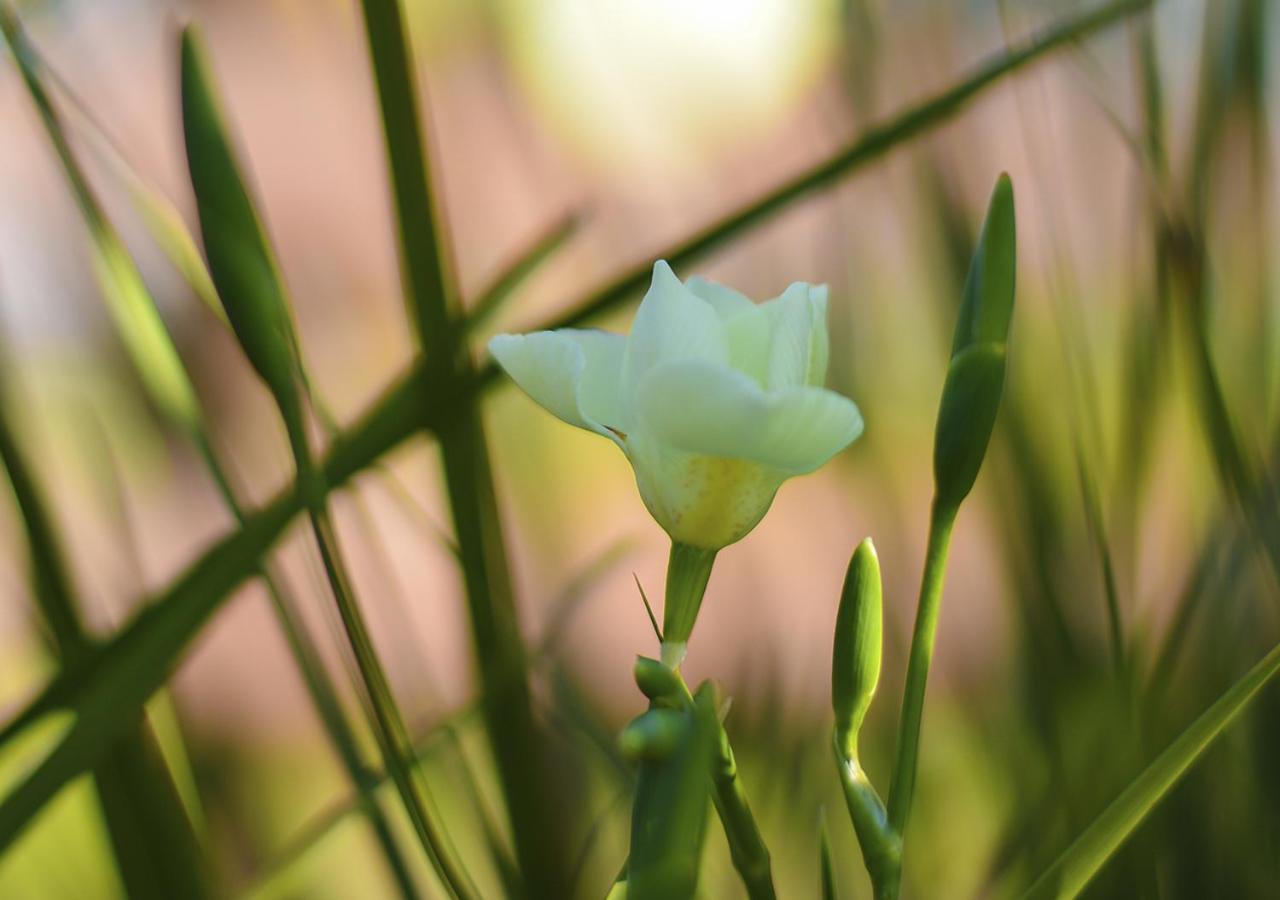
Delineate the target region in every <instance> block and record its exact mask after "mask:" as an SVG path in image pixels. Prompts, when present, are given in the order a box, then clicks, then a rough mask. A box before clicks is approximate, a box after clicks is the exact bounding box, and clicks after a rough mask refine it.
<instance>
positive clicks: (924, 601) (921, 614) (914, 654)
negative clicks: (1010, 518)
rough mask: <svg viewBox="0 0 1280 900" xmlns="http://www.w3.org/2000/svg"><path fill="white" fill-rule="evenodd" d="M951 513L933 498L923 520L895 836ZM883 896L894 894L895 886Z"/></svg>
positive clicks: (907, 784)
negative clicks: (925, 537)
mask: <svg viewBox="0 0 1280 900" xmlns="http://www.w3.org/2000/svg"><path fill="white" fill-rule="evenodd" d="M955 517H956V510H955V508H954V507H951V506H947V507H940V506H938V505H937V504H936V503H935V504H934V507H933V512H932V514H931V516H930V521H929V546H928V549H927V550H926V551H925V560H924V574H923V576H921V579H920V600H919V604H918V605H917V607H916V625H915V631H914V633H913V634H912V636H911V656H910V660H909V662H908V663H907V682H906V686H905V688H904V689H903V693H902V712H901V715H902V719H901V722H900V725H899V729H898V757H897V761H896V763H895V765H894V771H893V785H892V787H891V789H890V791H889V827H890V828H891V829H892V831H893V832H894V833H895V834H896V835H898V837H899V839H901V838H902V836H903V835H904V833H905V831H906V827H907V815H908V814H909V813H910V811H911V797H912V794H914V792H915V786H916V767H917V762H918V757H919V754H920V722H921V717H922V715H923V713H924V694H925V685H926V683H927V682H928V680H929V664H930V663H931V662H932V661H933V645H934V638H935V636H936V635H937V631H938V612H939V609H940V607H941V604H942V583H943V579H944V576H945V574H946V567H947V548H948V546H949V545H950V542H951V526H952V525H953V524H954V523H955ZM897 868H898V869H899V870H900V868H901V860H899V861H898V865H897ZM888 896H889V897H893V896H896V889H895V891H894V893H891V894H889V895H888Z"/></svg>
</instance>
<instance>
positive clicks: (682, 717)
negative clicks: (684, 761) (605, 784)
mask: <svg viewBox="0 0 1280 900" xmlns="http://www.w3.org/2000/svg"><path fill="white" fill-rule="evenodd" d="M688 718H689V717H688V715H687V714H686V713H684V712H681V711H678V710H674V709H651V710H649V711H648V712H645V713H642V714H641V715H639V716H637V717H636V718H634V719H632V720H631V722H630V723H629V724H628V725H627V727H626V728H624V729H622V734H620V735H619V736H618V749H619V750H621V751H622V755H623V756H625V757H626V758H627V759H630V760H632V761H639V760H649V761H652V762H660V761H662V760H664V759H667V758H668V757H669V756H671V754H672V752H673V751H674V750H675V748H676V745H677V744H678V743H679V742H680V739H681V738H682V737H683V736H684V733H685V730H686V729H687V728H688V727H689V722H688Z"/></svg>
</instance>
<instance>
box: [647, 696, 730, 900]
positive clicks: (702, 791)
mask: <svg viewBox="0 0 1280 900" xmlns="http://www.w3.org/2000/svg"><path fill="white" fill-rule="evenodd" d="M673 714H675V715H679V716H680V717H682V718H683V720H684V723H685V727H684V729H683V734H682V735H681V738H680V740H679V742H678V744H677V745H676V747H675V748H674V751H673V752H672V753H671V754H670V755H669V756H668V757H667V758H666V759H663V760H661V761H643V762H642V763H641V765H640V771H639V774H638V775H637V778H636V799H635V804H634V806H633V807H632V812H631V857H630V860H629V861H628V863H627V897H628V898H629V900H671V898H677V897H684V898H688V897H692V896H693V895H694V892H695V891H696V890H697V886H698V870H699V863H700V861H701V856H702V840H703V837H704V835H705V833H706V824H707V806H708V803H707V800H708V797H709V793H710V789H711V775H710V769H711V760H712V756H713V753H714V751H715V743H714V741H715V735H716V731H717V730H718V729H717V720H716V702H715V692H714V691H713V690H712V689H711V686H710V684H709V683H704V684H703V685H702V687H700V688H699V689H698V692H697V694H696V695H695V697H694V707H693V709H692V710H689V709H687V708H686V709H685V710H682V711H680V712H678V713H673ZM642 718H643V717H642Z"/></svg>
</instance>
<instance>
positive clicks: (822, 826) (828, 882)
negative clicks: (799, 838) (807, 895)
mask: <svg viewBox="0 0 1280 900" xmlns="http://www.w3.org/2000/svg"><path fill="white" fill-rule="evenodd" d="M818 880H819V882H820V884H821V885H822V900H839V896H840V895H839V892H838V891H837V890H836V870H835V866H834V865H833V864H832V862H831V836H830V834H828V833H827V817H826V816H825V815H824V816H820V817H819V818H818Z"/></svg>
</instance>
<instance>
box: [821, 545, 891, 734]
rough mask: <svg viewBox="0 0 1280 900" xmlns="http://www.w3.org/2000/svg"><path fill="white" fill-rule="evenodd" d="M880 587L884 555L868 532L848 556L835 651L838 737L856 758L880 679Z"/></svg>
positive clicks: (833, 691)
mask: <svg viewBox="0 0 1280 900" xmlns="http://www.w3.org/2000/svg"><path fill="white" fill-rule="evenodd" d="M880 590H881V589H880V561H879V559H877V557H876V548H875V545H874V544H873V543H871V538H866V539H865V540H864V541H863V542H862V543H861V544H859V545H858V549H857V550H855V551H854V553H853V558H852V559H850V560H849V570H848V572H847V574H846V575H845V579H844V589H843V590H842V591H841V593H840V608H839V610H838V611H837V613H836V628H835V642H834V645H833V647H832V651H831V707H832V709H833V710H834V711H835V717H836V742H837V744H838V745H839V746H840V748H841V749H842V750H843V751H844V755H845V756H846V757H848V758H850V759H855V758H857V742H858V730H859V729H860V728H861V727H862V720H863V719H864V718H865V717H866V715H867V710H868V709H870V707H871V700H872V698H873V697H874V696H875V693H876V685H877V684H878V683H879V681H880V650H881V643H882V612H881V600H880Z"/></svg>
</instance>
